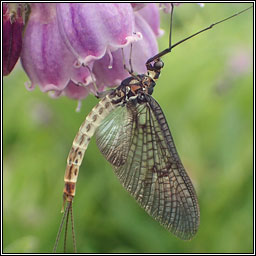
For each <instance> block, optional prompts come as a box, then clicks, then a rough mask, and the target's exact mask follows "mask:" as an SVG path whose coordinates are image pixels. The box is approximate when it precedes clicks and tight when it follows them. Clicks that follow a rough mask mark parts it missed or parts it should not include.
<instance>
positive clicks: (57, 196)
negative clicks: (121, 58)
mask: <svg viewBox="0 0 256 256" xmlns="http://www.w3.org/2000/svg"><path fill="white" fill-rule="evenodd" d="M248 6H249V4H223V3H221V4H206V5H205V7H204V8H200V7H199V6H198V5H195V4H184V5H182V6H179V7H177V8H176V9H175V16H174V27H173V37H172V38H173V42H177V41H178V40H180V39H183V38H185V37H186V36H188V35H190V34H191V33H194V32H196V31H198V30H199V29H201V28H204V27H206V26H208V25H210V24H211V23H213V22H215V21H217V20H219V19H222V18H224V17H226V16H228V15H231V14H233V13H234V12H237V11H239V10H242V9H243V8H246V7H248ZM252 15H253V12H252V10H250V11H248V12H246V13H244V14H242V15H241V16H238V17H236V18H234V19H232V20H229V21H227V22H225V23H223V24H221V25H219V26H217V27H215V28H214V29H212V30H210V31H207V32H205V33H203V34H201V35H200V36H198V37H197V38H194V39H192V40H190V41H188V42H186V43H184V44H182V45H180V46H178V47H177V48H175V49H174V50H173V51H172V53H171V54H169V55H168V56H165V57H164V58H163V60H164V62H165V68H164V69H163V71H162V74H161V77H160V79H159V82H158V84H157V86H156V87H155V92H154V97H155V99H157V101H158V102H159V103H160V105H161V106H162V109H163V111H164V113H165V115H166V118H167V120H168V122H169V125H170V129H171V131H172V134H173V137H174V139H175V143H176V146H177V149H178V151H179V154H180V157H181V159H182V161H183V163H184V165H185V167H186V169H187V171H188V173H189V175H190V177H191V178H192V180H193V183H194V185H195V188H196V191H197V194H198V198H199V203H200V209H201V223H200V228H199V231H198V234H197V235H196V237H195V238H194V239H192V240H191V241H182V240H180V239H178V238H176V237H174V236H173V235H172V234H170V233H169V232H168V231H166V230H165V229H164V228H163V227H162V226H160V225H159V224H158V223H157V222H156V221H154V220H153V219H152V218H151V217H149V216H148V215H147V214H146V212H145V211H144V210H143V209H141V208H140V207H139V206H138V204H137V203H136V202H135V200H134V199H133V198H132V197H131V196H130V195H129V194H128V193H127V192H126V191H125V190H124V189H123V188H122V186H121V185H120V183H119V181H118V179H117V178H116V177H115V175H114V173H113V171H112V168H111V166H110V164H108V163H107V161H106V160H105V159H104V158H103V156H102V155H101V154H100V152H99V150H98V149H97V147H96V144H95V140H92V142H91V143H90V145H89V148H88V150H87V152H86V154H85V159H84V162H83V164H82V167H81V170H80V174H79V179H78V186H77V195H76V197H75V200H74V216H75V229H76V238H77V247H78V252H89V253H93V252H97V253H107V252H108V253H117V252H118V253H125V252H126V253H156V252H158V253H220V252H223V253H250V252H252V251H253V79H252V42H253V37H252V36H253V33H252V32H253V27H252V24H253V22H252V21H253V19H252ZM162 28H163V29H164V30H165V31H166V33H165V35H164V36H163V37H162V38H160V39H159V48H160V49H164V48H166V47H167V45H168V31H169V16H168V15H166V14H163V15H162ZM239 51H241V52H242V53H247V54H248V56H249V60H248V63H249V64H248V67H247V68H246V70H245V71H244V72H241V73H239V71H237V70H235V69H232V68H231V67H230V65H228V63H229V60H230V59H232V57H233V56H235V55H236V54H238V53H239ZM248 56H247V57H248ZM135 57H136V56H134V58H135ZM27 80H28V78H27V77H26V75H25V74H24V72H23V71H22V69H21V68H20V67H19V66H17V67H16V68H15V70H14V72H13V73H12V74H11V75H10V76H8V77H5V78H4V89H3V93H4V94H3V99H4V102H3V108H4V109H3V157H4V162H3V167H4V174H3V178H4V182H3V191H4V197H3V199H4V202H3V203H4V204H3V210H4V216H3V217H4V218H3V225H4V226H3V248H4V252H6V253H7V252H8V253H10V252H12V253H18V252H24V253H25V252H26V253H32V252H40V253H44V252H51V251H52V248H53V244H54V242H55V237H56V233H57V230H58V226H59V224H60V219H61V216H62V215H61V214H60V209H61V206H62V189H63V184H64V182H63V176H64V171H65V166H66V157H67V155H68V152H69V149H70V147H71V143H72V141H73V138H74V136H75V134H76V132H77V131H78V128H79V126H80V124H81V123H82V122H83V120H84V118H85V116H86V115H87V114H88V112H89V111H90V110H91V109H92V107H93V106H94V105H95V104H96V103H97V101H98V100H97V99H96V98H95V97H93V96H89V97H88V98H87V99H86V101H84V102H83V106H82V110H81V112H80V113H76V112H75V108H76V104H77V103H76V102H75V101H72V100H69V99H67V98H65V97H62V98H59V99H56V100H54V99H52V98H50V97H48V96H47V94H43V93H42V92H40V91H39V89H38V88H37V89H36V90H34V91H33V92H29V91H27V90H26V89H25V87H24V82H25V81H27ZM62 249H63V236H62V237H61V243H60V244H59V248H58V251H60V252H61V251H62ZM68 250H69V251H71V252H72V239H71V237H69V240H68Z"/></svg>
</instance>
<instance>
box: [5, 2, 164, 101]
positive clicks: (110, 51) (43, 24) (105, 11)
mask: <svg viewBox="0 0 256 256" xmlns="http://www.w3.org/2000/svg"><path fill="white" fill-rule="evenodd" d="M18 6H19V5H18ZM7 7H8V6H7V5H6V4H4V9H3V10H4V12H3V15H4V18H5V19H4V24H5V25H4V36H5V35H6V34H9V35H10V34H11V33H10V31H11V29H10V28H9V27H10V24H8V23H6V22H8V21H9V23H10V11H9V10H8V9H7ZM30 7H31V13H30V16H29V20H28V23H27V25H26V28H25V31H24V35H23V42H22V51H21V63H22V66H23V68H24V70H25V72H26V73H27V75H28V77H29V79H30V84H29V86H27V87H28V89H29V90H33V89H34V88H35V86H36V85H38V86H39V87H40V89H41V91H42V92H49V91H51V92H52V93H51V95H53V96H60V95H66V96H67V97H69V98H72V99H78V100H81V99H83V98H85V97H86V96H87V95H88V94H89V93H93V94H96V93H97V92H100V91H103V90H105V89H106V88H107V87H114V86H118V85H119V84H120V83H121V81H122V80H123V79H125V78H126V77H128V76H130V75H129V73H128V72H127V70H125V69H124V65H123V62H124V61H125V63H126V66H127V68H129V69H130V67H129V58H130V52H131V49H132V58H131V59H132V66H133V70H134V71H135V72H137V73H145V72H146V67H145V63H146V61H147V60H148V59H149V58H150V57H152V56H153V55H155V54H156V53H157V51H158V47H157V41H156V37H157V36H159V35H161V33H162V31H161V30H160V17H159V8H158V6H157V5H156V4H153V3H147V4H137V3H136V4H135V3H133V4H130V3H32V4H30ZM18 14H19V13H18ZM8 15H9V16H8ZM16 17H17V22H16V23H17V24H16V23H15V26H17V29H19V31H20V32H19V33H18V34H17V35H15V38H14V39H15V40H14V41H15V42H14V43H13V45H12V49H16V48H17V49H19V51H18V50H17V51H16V50H15V51H14V50H13V51H12V53H11V54H12V55H8V56H7V57H8V58H9V59H11V61H9V62H8V61H6V60H9V59H8V58H7V57H4V58H5V59H4V64H5V63H8V65H7V64H5V65H4V68H5V69H4V74H7V73H8V72H10V70H11V69H12V68H13V66H14V64H15V62H16V61H17V59H18V58H19V52H20V50H21V31H22V28H23V23H22V22H21V21H22V19H21V16H20V15H17V16H16ZM6 24H7V25H6ZM11 25H12V24H11ZM8 26H9V27H8ZM13 31H14V30H13ZM8 40H9V41H8ZM8 40H7V41H8V42H9V43H10V36H9V39H8ZM6 45H7V44H6ZM4 47H5V41H4ZM6 48H8V46H6ZM9 48H10V46H9ZM122 49H123V52H124V59H123V54H122ZM6 52H7V51H6ZM10 56H11V58H10ZM14 56H15V58H14ZM14 60H15V61H14ZM8 70H9V71H8Z"/></svg>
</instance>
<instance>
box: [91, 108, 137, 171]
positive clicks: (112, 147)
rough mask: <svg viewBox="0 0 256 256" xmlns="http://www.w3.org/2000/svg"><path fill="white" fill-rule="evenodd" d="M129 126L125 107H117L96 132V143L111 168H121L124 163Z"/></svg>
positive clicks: (127, 146) (128, 141)
mask: <svg viewBox="0 0 256 256" xmlns="http://www.w3.org/2000/svg"><path fill="white" fill-rule="evenodd" d="M131 124H132V122H130V117H129V112H127V110H126V107H124V106H118V107H117V108H116V109H115V110H114V111H113V112H111V113H110V114H109V115H108V116H107V117H106V118H105V119H104V120H103V121H102V122H101V125H100V126H99V127H98V128H97V130H96V133H95V134H96V143H97V145H98V147H99V149H100V151H101V153H102V154H103V155H104V156H105V157H106V159H107V160H108V161H109V162H110V163H111V164H112V165H113V166H121V165H123V164H124V163H125V162H126V158H127V153H128V149H129V143H130V140H129V138H130V133H131Z"/></svg>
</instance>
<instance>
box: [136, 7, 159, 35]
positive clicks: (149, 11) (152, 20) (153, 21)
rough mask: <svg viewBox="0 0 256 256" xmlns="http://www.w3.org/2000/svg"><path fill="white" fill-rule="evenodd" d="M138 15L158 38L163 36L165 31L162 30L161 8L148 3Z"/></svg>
mask: <svg viewBox="0 0 256 256" xmlns="http://www.w3.org/2000/svg"><path fill="white" fill-rule="evenodd" d="M138 13H139V14H140V15H141V16H142V17H143V18H144V20H145V21H147V23H148V24H149V25H150V27H151V28H152V30H153V31H154V33H155V35H156V36H161V35H162V34H163V30H161V29H160V14H159V7H158V6H157V5H156V4H155V3H148V4H147V5H146V6H145V7H144V8H142V9H140V10H139V11H138Z"/></svg>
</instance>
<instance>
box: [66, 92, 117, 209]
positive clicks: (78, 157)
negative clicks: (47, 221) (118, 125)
mask: <svg viewBox="0 0 256 256" xmlns="http://www.w3.org/2000/svg"><path fill="white" fill-rule="evenodd" d="M112 101H113V96H112V95H111V94H108V95H106V96H105V97H104V98H103V99H102V100H101V101H100V102H99V103H98V104H97V105H96V106H95V107H94V108H93V109H92V111H91V112H90V113H89V115H88V116H87V117H86V119H85V121H84V122H83V123H82V125H81V126H80V128H79V131H78V133H77V135H76V137H75V139H74V141H73V144H72V148H71V150H70V152H69V155H68V159H67V167H66V172H65V176H64V181H65V187H64V191H63V192H64V193H63V199H64V203H65V201H66V200H67V201H72V198H73V197H74V196H75V189H76V181H77V177H78V173H79V167H80V165H81V163H82V160H83V157H84V153H85V150H86V149H87V147H88V144H89V142H90V139H91V137H92V136H93V135H94V132H95V130H96V128H97V127H98V126H99V125H100V123H101V121H102V120H103V119H104V118H105V117H106V116H107V115H108V114H109V113H110V112H111V111H112V110H114V109H115V108H116V107H117V105H118V104H114V103H112ZM64 203H63V206H64Z"/></svg>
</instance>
